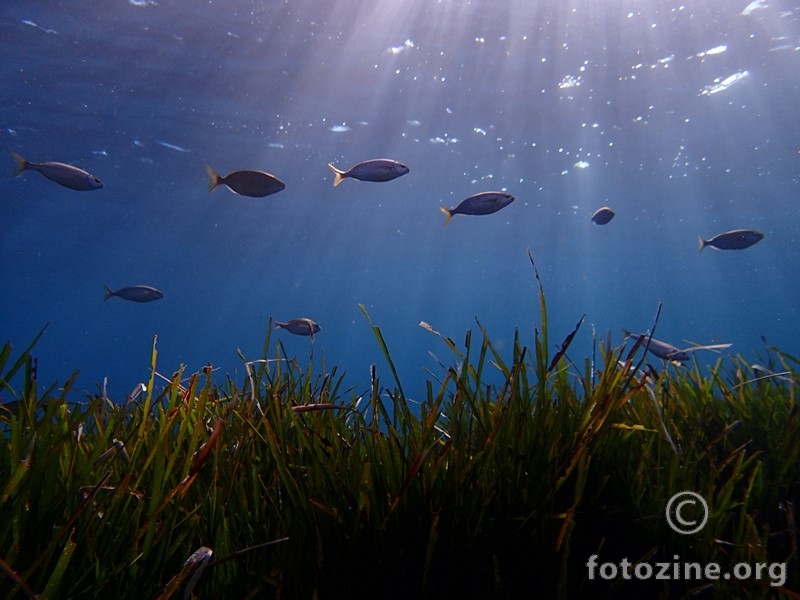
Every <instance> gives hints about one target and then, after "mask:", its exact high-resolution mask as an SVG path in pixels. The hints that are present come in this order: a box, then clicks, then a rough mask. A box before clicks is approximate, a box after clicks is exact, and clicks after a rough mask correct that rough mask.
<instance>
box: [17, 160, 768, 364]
mask: <svg viewBox="0 0 800 600" xmlns="http://www.w3.org/2000/svg"><path fill="white" fill-rule="evenodd" d="M11 156H12V158H13V159H14V160H15V161H16V163H17V165H16V168H15V169H14V171H13V173H12V175H13V176H14V177H17V176H19V175H20V174H22V173H23V172H25V171H37V172H38V173H40V174H41V175H43V176H44V177H46V178H47V179H50V180H51V181H54V182H55V183H57V184H59V185H62V186H64V187H66V188H69V189H72V190H77V191H92V190H99V189H102V188H103V183H102V182H101V181H100V179H98V178H97V177H96V176H95V175H93V174H91V173H89V172H87V171H84V170H83V169H80V168H78V167H76V166H73V165H69V164H66V163H61V162H38V163H37V162H30V161H28V160H27V159H25V158H23V157H22V156H21V155H19V154H17V153H16V152H12V153H11ZM328 168H330V170H331V171H332V172H333V176H334V179H333V186H334V187H337V186H338V185H340V184H341V183H342V182H343V181H344V180H345V179H355V180H358V181H365V182H373V183H381V182H388V181H392V180H394V179H397V178H398V177H402V176H403V175H406V174H407V173H409V172H410V169H409V167H408V166H406V165H405V164H403V163H401V162H399V161H396V160H392V159H388V158H378V159H371V160H365V161H362V162H359V163H356V164H355V165H353V166H352V167H350V168H349V169H347V170H345V171H343V170H341V169H339V168H337V167H336V166H334V164H333V163H328ZM206 173H207V174H208V177H209V180H210V183H209V192H213V191H214V190H215V189H216V188H217V187H218V186H225V187H227V188H228V189H229V190H230V191H231V192H233V193H234V194H238V195H241V196H249V197H252V198H263V197H265V196H270V195H272V194H276V193H278V192H280V191H282V190H284V189H286V185H285V184H284V183H283V182H282V181H281V180H280V179H278V178H277V177H275V176H274V175H272V174H270V173H267V172H265V171H253V170H238V171H232V172H230V173H228V174H227V175H225V176H222V175H220V174H218V173H217V172H216V171H215V170H214V169H213V168H212V167H211V166H206ZM513 201H514V196H512V195H511V194H509V193H506V192H498V191H486V192H481V193H478V194H474V195H472V196H469V197H468V198H465V199H464V200H462V201H461V202H460V203H459V204H458V205H457V206H455V207H454V208H446V207H445V206H441V205H440V206H439V210H440V211H441V212H442V213H443V214H444V217H445V220H444V224H445V225H447V224H448V223H450V221H451V219H452V218H453V217H454V216H455V215H470V216H480V215H490V214H493V213H496V212H498V211H499V210H502V209H503V208H505V207H507V206H508V205H509V204H511V203H512V202H513ZM615 216H616V213H615V212H614V210H613V209H611V208H609V207H608V206H603V207H601V208H598V209H597V210H595V211H594V212H593V213H592V215H591V217H590V220H591V221H592V222H593V223H595V224H596V225H607V224H608V223H609V222H610V221H611V220H612V219H613V218H614V217H615ZM763 238H764V234H763V233H761V232H760V231H756V230H753V229H734V230H730V231H726V232H723V233H719V234H717V235H715V236H713V237H711V238H709V239H707V240H706V239H704V238H703V237H702V236H698V243H699V247H700V251H702V250H703V249H704V248H705V247H706V246H711V247H712V248H714V249H716V250H743V249H745V248H749V247H750V246H752V245H753V244H756V243H757V242H759V241H761V240H762V239H763ZM104 289H105V298H104V300H108V299H109V298H111V297H118V298H121V299H123V300H128V301H131V302H152V301H154V300H160V299H162V298H163V297H164V294H163V293H162V292H161V291H160V290H158V289H156V288H154V287H152V286H149V285H132V286H127V287H123V288H120V289H118V290H116V291H113V290H111V288H109V287H108V286H104ZM274 326H275V328H276V329H285V330H286V331H288V332H290V333H293V334H295V335H303V336H308V337H310V338H311V339H312V340H313V339H314V334H316V333H319V332H320V331H321V329H322V328H321V327H320V326H319V325H318V324H317V323H315V322H314V321H312V320H311V319H309V318H308V317H300V318H294V319H290V320H288V321H286V322H282V321H275V323H274ZM623 333H624V335H625V337H626V338H636V339H645V338H646V337H647V336H646V334H631V333H630V332H629V331H627V330H623ZM646 347H647V350H648V351H649V352H651V353H652V354H654V355H655V356H657V357H659V358H661V359H662V360H665V361H673V362H683V361H686V360H689V352H691V351H693V350H698V349H717V348H719V347H727V345H725V344H721V345H716V346H694V347H691V348H687V349H683V350H681V349H679V348H677V347H675V346H672V345H671V344H668V343H666V342H661V341H659V340H656V339H653V338H652V337H649V338H647V346H646Z"/></svg>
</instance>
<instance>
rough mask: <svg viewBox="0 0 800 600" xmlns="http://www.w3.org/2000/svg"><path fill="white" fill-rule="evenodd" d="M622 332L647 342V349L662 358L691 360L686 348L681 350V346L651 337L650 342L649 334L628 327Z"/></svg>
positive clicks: (643, 342) (682, 360)
mask: <svg viewBox="0 0 800 600" xmlns="http://www.w3.org/2000/svg"><path fill="white" fill-rule="evenodd" d="M622 332H623V333H624V334H625V337H632V338H636V339H640V340H642V344H647V351H648V352H652V353H653V354H655V355H656V356H657V357H658V358H662V359H664V360H677V361H680V362H684V361H687V360H689V353H688V352H686V351H685V350H680V349H679V348H676V347H675V346H673V345H672V344H668V343H666V342H661V341H659V340H657V339H655V338H650V342H649V343H648V342H647V338H648V336H647V334H644V333H631V332H630V331H628V330H627V329H623V330H622Z"/></svg>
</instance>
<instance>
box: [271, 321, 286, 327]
mask: <svg viewBox="0 0 800 600" xmlns="http://www.w3.org/2000/svg"><path fill="white" fill-rule="evenodd" d="M274 325H275V327H276V328H277V329H286V323H281V322H280V321H275V323H274Z"/></svg>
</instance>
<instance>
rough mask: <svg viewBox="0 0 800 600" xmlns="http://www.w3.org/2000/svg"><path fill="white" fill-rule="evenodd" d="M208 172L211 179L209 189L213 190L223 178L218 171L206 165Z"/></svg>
mask: <svg viewBox="0 0 800 600" xmlns="http://www.w3.org/2000/svg"><path fill="white" fill-rule="evenodd" d="M206 173H208V179H209V184H208V191H209V192H213V191H214V188H216V187H217V186H218V185H219V182H220V179H221V178H220V176H219V175H218V174H217V172H216V171H215V170H214V169H212V168H211V167H210V166H208V165H206Z"/></svg>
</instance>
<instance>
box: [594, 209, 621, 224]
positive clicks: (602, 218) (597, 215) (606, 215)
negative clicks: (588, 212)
mask: <svg viewBox="0 0 800 600" xmlns="http://www.w3.org/2000/svg"><path fill="white" fill-rule="evenodd" d="M616 214H617V213H615V212H614V211H613V210H611V209H610V208H608V207H607V206H604V207H603V208H598V209H597V210H596V211H594V212H593V213H592V222H593V223H597V224H598V225H605V224H606V223H608V222H609V221H610V220H611V219H613V218H614V215H616Z"/></svg>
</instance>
